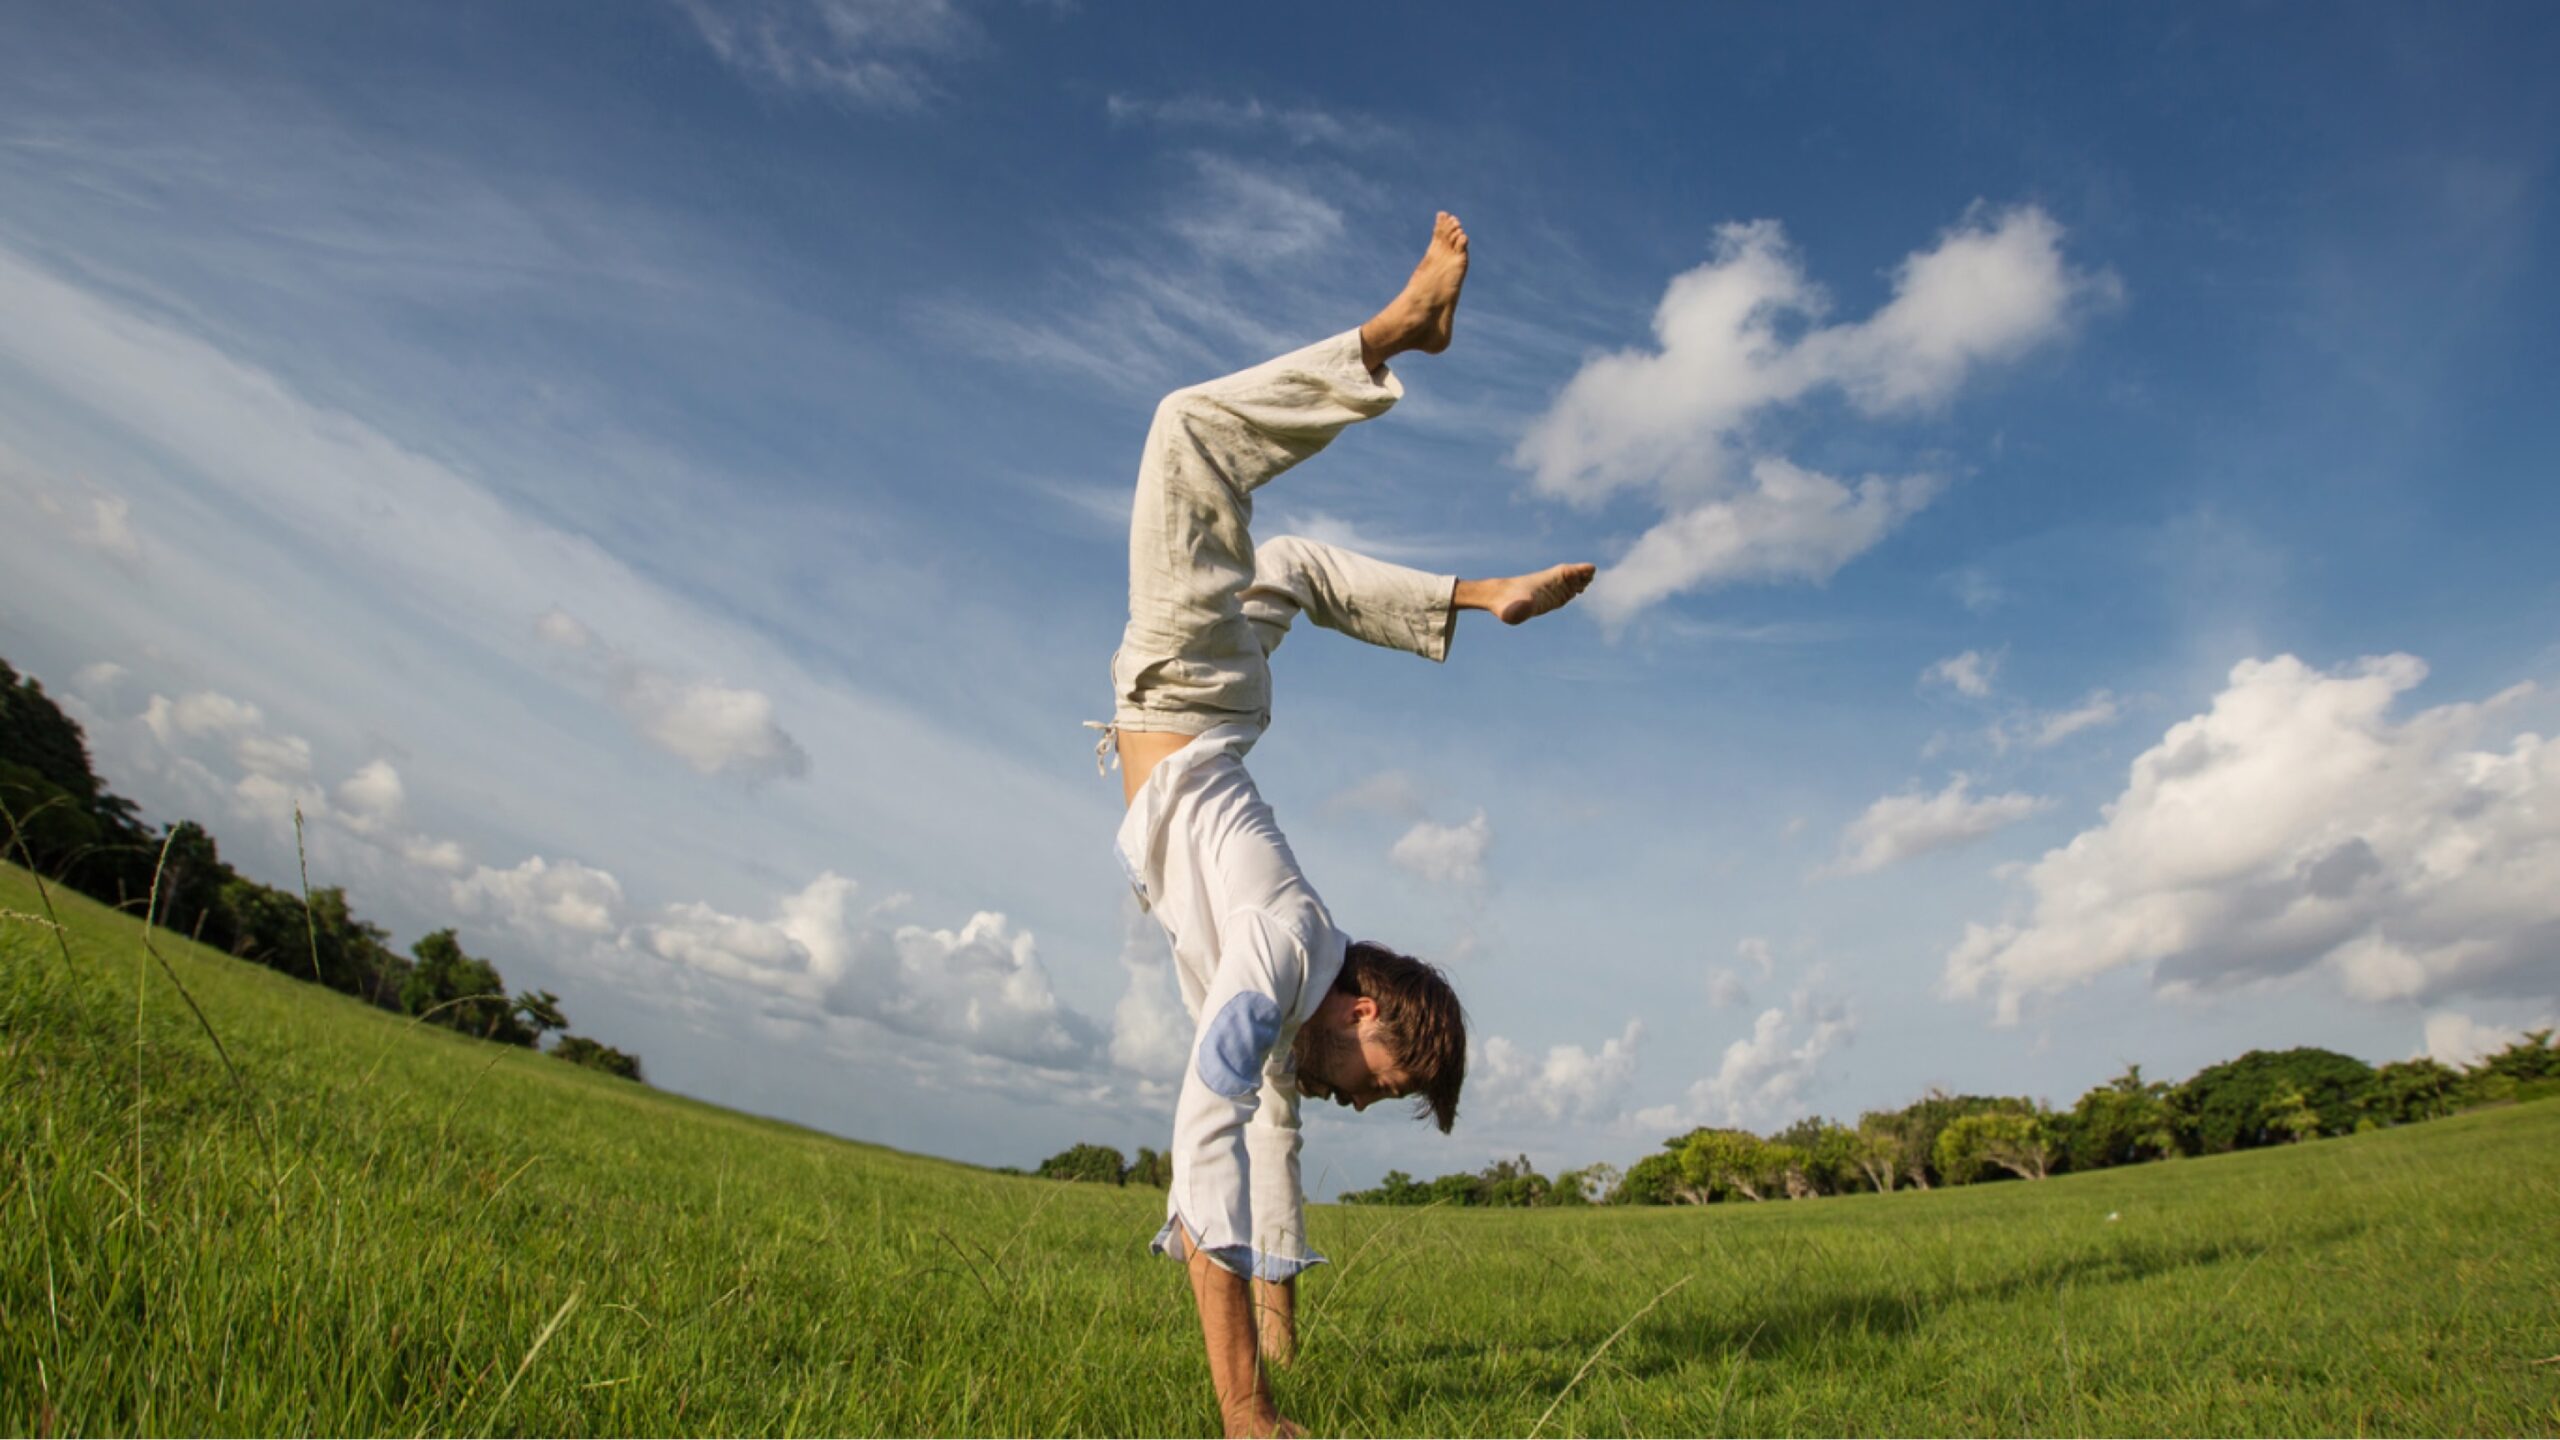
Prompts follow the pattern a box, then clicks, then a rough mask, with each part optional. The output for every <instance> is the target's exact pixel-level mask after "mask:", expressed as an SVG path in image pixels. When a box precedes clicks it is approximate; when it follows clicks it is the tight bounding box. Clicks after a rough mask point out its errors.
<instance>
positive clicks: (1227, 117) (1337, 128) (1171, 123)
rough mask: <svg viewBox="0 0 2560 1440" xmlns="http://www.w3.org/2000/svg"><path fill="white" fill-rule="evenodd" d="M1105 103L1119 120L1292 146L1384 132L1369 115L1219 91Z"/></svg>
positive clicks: (1351, 140)
mask: <svg viewBox="0 0 2560 1440" xmlns="http://www.w3.org/2000/svg"><path fill="white" fill-rule="evenodd" d="M1103 106H1104V109H1105V110H1106V111H1108V113H1109V114H1110V116H1111V119H1112V122H1113V123H1114V124H1122V125H1129V124H1150V125H1161V126H1164V127H1166V128H1167V129H1177V130H1221V131H1228V132H1231V133H1236V134H1254V135H1259V134H1269V135H1277V136H1279V137H1280V138H1282V139H1284V140H1287V141H1289V142H1290V143H1291V144H1293V145H1331V146H1337V147H1339V146H1353V145H1358V144H1361V143H1364V142H1366V141H1370V140H1375V139H1377V138H1379V137H1380V136H1381V134H1382V130H1381V127H1380V126H1379V124H1378V122H1377V121H1375V120H1371V119H1368V118H1367V117H1345V116H1340V115H1336V114H1334V113H1333V112H1331V111H1328V110H1319V109H1316V108H1315V107H1313V106H1307V105H1272V104H1267V103H1265V102H1264V101H1262V100H1260V99H1257V98H1255V97H1253V96H1250V95H1248V96H1246V97H1244V98H1243V99H1241V100H1236V99H1229V98H1227V97H1224V96H1218V95H1181V96H1175V97H1173V98H1171V99H1165V100H1146V99H1141V98H1138V97H1136V96H1131V95H1113V96H1111V97H1109V98H1108V99H1106V100H1105V101H1104V102H1103Z"/></svg>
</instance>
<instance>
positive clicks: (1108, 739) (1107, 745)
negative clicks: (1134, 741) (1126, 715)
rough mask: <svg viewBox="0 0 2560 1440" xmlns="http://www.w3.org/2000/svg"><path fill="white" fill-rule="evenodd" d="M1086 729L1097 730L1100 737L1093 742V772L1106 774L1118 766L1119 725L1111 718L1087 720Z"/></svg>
mask: <svg viewBox="0 0 2560 1440" xmlns="http://www.w3.org/2000/svg"><path fill="white" fill-rule="evenodd" d="M1084 728H1086V729H1087V730H1099V731H1101V732H1102V738H1101V739H1099V740H1096V741H1094V742H1093V773H1094V774H1096V775H1108V774H1110V773H1111V772H1112V771H1114V770H1117V769H1119V768H1120V725H1119V722H1117V721H1113V720H1087V721H1086V722H1084Z"/></svg>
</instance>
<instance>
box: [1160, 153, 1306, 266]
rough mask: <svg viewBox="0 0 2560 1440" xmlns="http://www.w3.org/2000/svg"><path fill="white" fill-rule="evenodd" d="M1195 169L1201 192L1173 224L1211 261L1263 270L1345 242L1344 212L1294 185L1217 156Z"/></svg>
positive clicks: (1185, 202)
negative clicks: (1259, 267) (1338, 242)
mask: <svg viewBox="0 0 2560 1440" xmlns="http://www.w3.org/2000/svg"><path fill="white" fill-rule="evenodd" d="M1192 164H1193V167H1194V168H1195V170H1196V171H1197V173H1198V185H1197V188H1195V189H1193V190H1192V191H1190V192H1189V193H1187V194H1185V195H1182V196H1181V197H1179V198H1178V199H1176V200H1175V202H1174V207H1173V214H1172V217H1171V224H1172V228H1173V232H1174V233H1175V234H1176V235H1179V236H1181V237H1182V238H1183V239H1184V240H1187V241H1189V242H1190V243H1191V246H1192V248H1193V249H1195V250H1197V251H1199V252H1200V254H1201V256H1202V258H1204V259H1206V260H1209V261H1212V262H1214V263H1217V264H1227V265H1234V264H1241V265H1246V266H1264V265H1269V264H1272V263H1274V262H1277V261H1283V260H1294V259H1299V258H1302V257H1305V256H1308V255H1313V254H1317V253H1319V252H1321V251H1323V250H1324V249H1326V248H1327V247H1328V246H1331V245H1332V244H1333V243H1334V242H1335V241H1337V240H1339V239H1341V238H1342V212H1341V211H1340V210H1337V209H1335V208H1334V207H1333V206H1332V205H1331V204H1329V203H1327V202H1326V201H1325V200H1324V199H1323V198H1322V197H1320V196H1318V195H1317V194H1316V193H1315V192H1313V191H1311V190H1309V189H1307V188H1306V187H1304V186H1302V185H1299V184H1297V183H1295V182H1294V181H1291V180H1289V179H1287V178H1285V177H1283V176H1281V175H1278V174H1275V173H1273V172H1271V171H1268V170H1258V169H1254V168H1252V167H1250V166H1247V165H1244V164H1241V163H1239V162H1237V161H1234V160H1229V159H1226V158H1223V157H1221V156H1216V155H1196V156H1194V157H1192Z"/></svg>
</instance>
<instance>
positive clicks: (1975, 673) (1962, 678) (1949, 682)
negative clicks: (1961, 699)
mask: <svg viewBox="0 0 2560 1440" xmlns="http://www.w3.org/2000/svg"><path fill="white" fill-rule="evenodd" d="M1999 672H2000V657H1999V656H1997V655H1985V654H1983V653H1982V652H1981V651H1979V650H1967V651H1966V652H1964V653H1963V654H1961V655H1950V656H1948V657H1947V658H1946V659H1944V660H1941V661H1939V662H1938V663H1937V664H1935V665H1932V666H1930V667H1929V668H1928V669H1926V670H1923V671H1921V672H1920V683H1921V684H1923V685H1944V686H1946V687H1947V688H1948V689H1950V690H1953V691H1955V692H1956V693H1957V694H1959V695H1970V696H1972V697H1973V698H1974V699H1976V700H1980V699H1982V698H1984V697H1985V696H1988V695H1989V694H1990V693H1991V677H1992V676H1994V675H1996V674H1998V673H1999Z"/></svg>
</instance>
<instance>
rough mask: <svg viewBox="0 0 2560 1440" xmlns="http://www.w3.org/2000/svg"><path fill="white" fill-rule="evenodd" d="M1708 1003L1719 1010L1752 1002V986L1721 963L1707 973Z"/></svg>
mask: <svg viewBox="0 0 2560 1440" xmlns="http://www.w3.org/2000/svg"><path fill="white" fill-rule="evenodd" d="M1707 1003H1708V1004H1710V1005H1713V1006H1714V1007H1716V1008H1717V1009H1719V1010H1730V1009H1733V1008H1734V1007H1735V1006H1738V1005H1748V1004H1750V1003H1751V990H1750V987H1748V986H1746V985H1744V984H1743V983H1742V977H1741V976H1739V975H1736V974H1735V973H1733V972H1732V971H1731V970H1728V969H1726V968H1725V967H1723V966H1721V965H1719V966H1717V967H1716V968H1715V969H1714V970H1711V971H1709V972H1708V973H1707Z"/></svg>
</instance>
